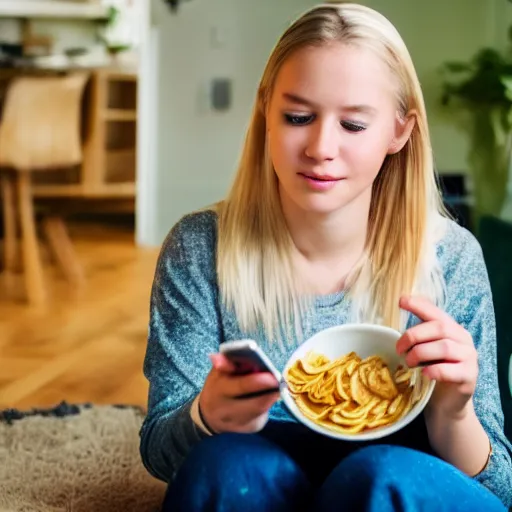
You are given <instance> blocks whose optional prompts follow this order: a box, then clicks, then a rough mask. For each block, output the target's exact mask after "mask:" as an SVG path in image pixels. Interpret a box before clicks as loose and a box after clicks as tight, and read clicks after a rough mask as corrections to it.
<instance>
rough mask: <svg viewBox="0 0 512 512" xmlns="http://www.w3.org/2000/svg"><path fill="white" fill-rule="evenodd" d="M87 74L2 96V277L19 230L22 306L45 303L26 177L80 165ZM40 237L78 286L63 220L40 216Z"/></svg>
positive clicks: (14, 255)
mask: <svg viewBox="0 0 512 512" xmlns="http://www.w3.org/2000/svg"><path fill="white" fill-rule="evenodd" d="M87 80H88V74H87V73H76V74H70V75H66V76H44V77H43V76H39V77H35V76H30V77H28V76H26V77H19V78H15V79H14V80H13V81H12V82H11V84H10V85H9V88H8V90H7V95H6V100H5V105H4V112H3V118H2V121H1V123H0V168H2V182H1V183H2V195H3V214H4V271H5V272H6V273H7V274H11V275H12V273H14V271H15V267H16V264H17V259H18V246H17V227H18V226H17V224H18V222H19V225H20V227H21V240H22V243H21V245H22V262H23V268H24V272H25V288H26V294H27V297H28V300H29V302H30V303H33V304H41V303H43V302H45V300H46V296H47V292H46V287H45V283H44V277H43V268H42V262H41V255H40V250H39V244H38V238H37V233H36V223H35V214H34V198H33V195H32V180H31V175H32V173H35V172H38V173H39V172H44V171H50V170H51V171H54V170H56V169H59V168H69V167H71V166H74V165H78V164H80V163H81V161H82V142H81V103H82V102H81V99H82V95H83V91H84V88H85V85H86V83H87ZM43 231H44V233H45V235H46V238H47V240H48V242H49V245H50V249H51V250H52V253H53V255H54V257H55V259H56V260H57V262H58V263H59V264H60V266H61V267H62V270H63V271H64V274H65V275H66V277H67V278H68V279H69V280H70V281H72V282H75V283H78V282H81V281H82V280H83V271H82V268H81V265H80V264H79V263H78V260H77V258H76V256H75V253H74V250H73V246H72V244H71V241H70V239H69V237H68V234H67V230H66V226H65V224H64V220H63V219H62V217H61V216H60V215H46V216H44V219H43Z"/></svg>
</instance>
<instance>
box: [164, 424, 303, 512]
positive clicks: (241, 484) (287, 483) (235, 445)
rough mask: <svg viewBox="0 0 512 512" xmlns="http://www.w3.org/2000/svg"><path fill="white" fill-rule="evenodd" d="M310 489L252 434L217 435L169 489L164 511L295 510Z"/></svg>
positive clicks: (287, 460)
mask: <svg viewBox="0 0 512 512" xmlns="http://www.w3.org/2000/svg"><path fill="white" fill-rule="evenodd" d="M308 496H309V484H308V482H307V479H306V477H305V476H304V473H303V472H302V470H301V469H300V468H299V467H298V466H297V464H296V463H295V462H294V461H293V459H292V458H291V457H290V456H289V455H287V454H286V453H285V452H284V451H282V450H281V449H280V448H279V447H278V446H277V445H274V444H273V443H271V442H269V441H267V440H265V439H263V438H261V437H260V436H258V435H252V434H220V435H216V436H212V437H210V438H208V439H205V440H203V441H202V442H201V443H200V444H199V445H198V446H197V447H196V448H194V449H193V450H192V452H191V453H190V454H189V456H188V457H187V460H186V461H185V463H184V464H183V466H182V467H181V468H180V470H179V471H178V474H177V475H176V478H175V480H174V482H173V483H172V484H171V485H170V487H169V491H168V495H167V497H166V506H165V510H172V511H174V512H180V511H182V510H183V511H185V510H186V511H187V512H189V511H191V510H194V511H198V512H200V511H206V510H208V511H210V510H211V511H222V512H228V511H237V510H244V512H250V511H253V510H254V511H256V510H268V511H273V510H276V511H277V510H279V511H281V510H282V511H286V510H297V509H298V508H299V506H300V504H301V503H303V502H304V500H306V499H307V498H308Z"/></svg>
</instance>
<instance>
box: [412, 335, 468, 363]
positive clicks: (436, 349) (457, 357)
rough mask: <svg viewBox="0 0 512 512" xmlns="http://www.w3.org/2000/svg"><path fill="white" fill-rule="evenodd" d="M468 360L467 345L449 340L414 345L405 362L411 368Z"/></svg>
mask: <svg viewBox="0 0 512 512" xmlns="http://www.w3.org/2000/svg"><path fill="white" fill-rule="evenodd" d="M468 359H469V350H468V348H467V347H466V345H462V344H460V343H457V342H456V341H453V340H452V339H447V338H444V339H442V340H437V341H429V342H426V343H420V344H418V345H414V347H412V348H411V350H410V351H409V352H408V353H407V355H406V356H405V362H406V363H407V366H409V367H410V368H415V367H416V366H424V365H426V364H432V363H434V362H451V363H456V362H461V361H466V360H468Z"/></svg>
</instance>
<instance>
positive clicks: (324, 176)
mask: <svg viewBox="0 0 512 512" xmlns="http://www.w3.org/2000/svg"><path fill="white" fill-rule="evenodd" d="M299 174H300V175H301V176H304V177H305V178H309V179H310V180H315V181H340V180H342V179H343V178H339V177H336V176H330V175H329V174H314V173H308V172H299Z"/></svg>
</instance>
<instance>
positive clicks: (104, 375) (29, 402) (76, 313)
mask: <svg viewBox="0 0 512 512" xmlns="http://www.w3.org/2000/svg"><path fill="white" fill-rule="evenodd" d="M71 234H72V238H73V240H74V242H75V244H76V250H77V252H78V255H79V257H80V259H81V260H82V262H83V264H84V266H85V271H86V274H87V283H86V286H85V288H84V289H81V290H77V289H73V288H72V287H70V286H69V285H68V284H67V282H66V281H64V279H63V278H62V277H61V276H60V275H59V274H58V272H57V269H56V268H55V267H54V266H52V265H51V262H49V261H47V262H46V263H47V264H46V265H45V271H46V274H45V275H46V277H47V282H48V284H49V288H50V293H51V295H50V298H49V301H48V304H47V305H46V306H45V307H42V308H33V307H29V306H27V305H26V304H25V303H23V301H22V293H21V292H22V290H23V288H22V281H21V278H20V279H19V281H18V278H16V282H15V288H14V291H15V295H16V296H15V298H14V299H13V298H12V297H7V296H6V291H5V286H4V284H5V280H4V279H2V278H1V277H0V408H6V407H16V408H21V409H28V408H32V407H46V406H51V405H55V404H57V403H59V402H61V401H62V400H66V401H68V402H73V403H84V402H93V403H99V404H107V403H110V404H111V403H129V404H138V405H142V406H145V404H146V399H147V382H146V380H145V378H144V376H143V374H142V362H143V358H144V353H145V345H146V335H147V323H148V315H149V313H148V311H149V294H150V288H151V282H152V278H153V273H154V268H155V264H156V259H157V256H158V250H157V249H137V248H136V247H135V244H134V241H133V229H131V228H130V227H128V228H127V227H122V226H116V227H112V226H110V227H105V226H101V225H96V226H91V225H82V224H80V225H74V226H72V229H71Z"/></svg>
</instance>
